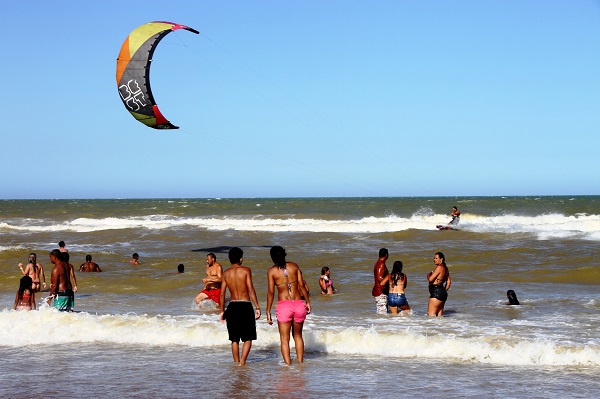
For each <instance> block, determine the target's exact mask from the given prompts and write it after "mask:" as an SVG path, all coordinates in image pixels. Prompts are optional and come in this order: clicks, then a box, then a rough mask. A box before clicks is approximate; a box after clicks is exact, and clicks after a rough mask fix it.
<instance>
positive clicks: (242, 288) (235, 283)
mask: <svg viewBox="0 0 600 399" xmlns="http://www.w3.org/2000/svg"><path fill="white" fill-rule="evenodd" d="M223 282H224V283H225V285H226V287H227V288H229V293H230V294H231V300H232V301H249V300H250V293H251V292H253V291H254V286H253V285H252V274H251V272H250V268H248V267H245V266H237V265H236V266H232V267H230V268H229V269H227V270H225V271H224V272H223ZM255 295H256V294H255Z"/></svg>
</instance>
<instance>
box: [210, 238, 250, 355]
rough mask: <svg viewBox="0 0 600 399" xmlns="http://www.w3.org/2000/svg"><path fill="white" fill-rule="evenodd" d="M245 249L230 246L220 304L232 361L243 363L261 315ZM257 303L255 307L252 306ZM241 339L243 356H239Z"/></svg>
mask: <svg viewBox="0 0 600 399" xmlns="http://www.w3.org/2000/svg"><path fill="white" fill-rule="evenodd" d="M243 256H244V252H243V251H242V250H241V249H240V248H237V247H234V248H231V249H230V250H229V262H230V263H231V267H230V268H229V269H227V270H225V272H224V273H223V280H222V282H221V298H220V301H219V308H220V310H221V314H220V316H219V318H220V319H221V323H225V322H227V332H228V334H229V340H230V341H231V353H232V355H233V361H234V362H236V363H237V364H239V365H240V366H243V365H244V364H246V359H247V358H248V354H249V353H250V349H251V348H252V341H253V340H255V339H256V320H257V319H258V318H260V305H259V304H258V299H257V297H256V291H255V290H254V285H253V284H252V272H251V271H250V268H249V267H245V266H242V262H243V261H244V259H243ZM228 288H229V293H230V294H231V300H230V301H229V305H228V306H227V310H224V307H225V291H226V290H227V289H228ZM252 304H254V309H253V308H252ZM240 340H241V341H242V342H243V343H244V344H243V346H242V356H241V357H240Z"/></svg>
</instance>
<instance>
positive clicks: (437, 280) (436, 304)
mask: <svg viewBox="0 0 600 399" xmlns="http://www.w3.org/2000/svg"><path fill="white" fill-rule="evenodd" d="M433 263H434V264H435V269H433V271H431V272H429V273H427V281H429V303H428V304H427V315H428V316H440V317H441V316H443V315H444V304H445V303H446V299H448V292H447V291H448V290H449V289H450V284H452V280H451V279H450V271H449V270H448V266H446V258H445V257H444V254H443V253H441V252H436V253H435V255H434V256H433Z"/></svg>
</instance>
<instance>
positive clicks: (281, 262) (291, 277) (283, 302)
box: [267, 245, 311, 364]
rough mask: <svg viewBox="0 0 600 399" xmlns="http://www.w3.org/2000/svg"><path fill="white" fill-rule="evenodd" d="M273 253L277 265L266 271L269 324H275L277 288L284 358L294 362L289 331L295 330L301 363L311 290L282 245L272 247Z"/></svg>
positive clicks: (297, 352)
mask: <svg viewBox="0 0 600 399" xmlns="http://www.w3.org/2000/svg"><path fill="white" fill-rule="evenodd" d="M270 253H271V259H272V260H273V263H274V265H273V266H272V267H271V268H269V270H268V271H267V283H268V293H267V323H269V324H273V319H272V318H271V307H272V306H273V301H274V299H275V287H277V307H276V309H275V316H276V317H277V327H278V329H279V340H280V343H281V354H282V355H283V361H284V362H285V363H286V364H292V358H291V355H290V333H292V334H293V336H294V344H295V346H296V359H297V360H298V362H300V363H302V362H304V338H303V337H302V329H303V327H304V320H306V315H307V314H308V313H310V311H311V308H310V299H309V298H308V292H306V289H305V288H304V284H302V272H301V271H300V268H299V267H298V265H297V264H295V263H293V262H287V261H286V260H285V257H286V253H285V250H284V249H283V247H280V246H279V245H276V246H274V247H272V248H271V251H270ZM302 298H304V300H302Z"/></svg>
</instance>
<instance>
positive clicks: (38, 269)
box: [18, 252, 46, 292]
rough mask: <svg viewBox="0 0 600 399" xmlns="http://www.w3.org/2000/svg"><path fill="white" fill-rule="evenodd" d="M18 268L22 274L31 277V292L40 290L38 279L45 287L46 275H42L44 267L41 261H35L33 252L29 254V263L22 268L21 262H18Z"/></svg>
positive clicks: (35, 257) (35, 256)
mask: <svg viewBox="0 0 600 399" xmlns="http://www.w3.org/2000/svg"><path fill="white" fill-rule="evenodd" d="M18 266H19V269H20V270H21V273H22V274H23V275H24V276H29V277H31V281H32V290H33V292H40V291H41V289H40V288H41V287H40V280H41V281H42V284H44V288H46V276H45V275H44V268H43V266H42V264H41V263H38V261H37V255H36V254H35V253H33V252H32V253H30V254H29V263H27V266H25V268H23V264H22V263H19V265H18Z"/></svg>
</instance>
